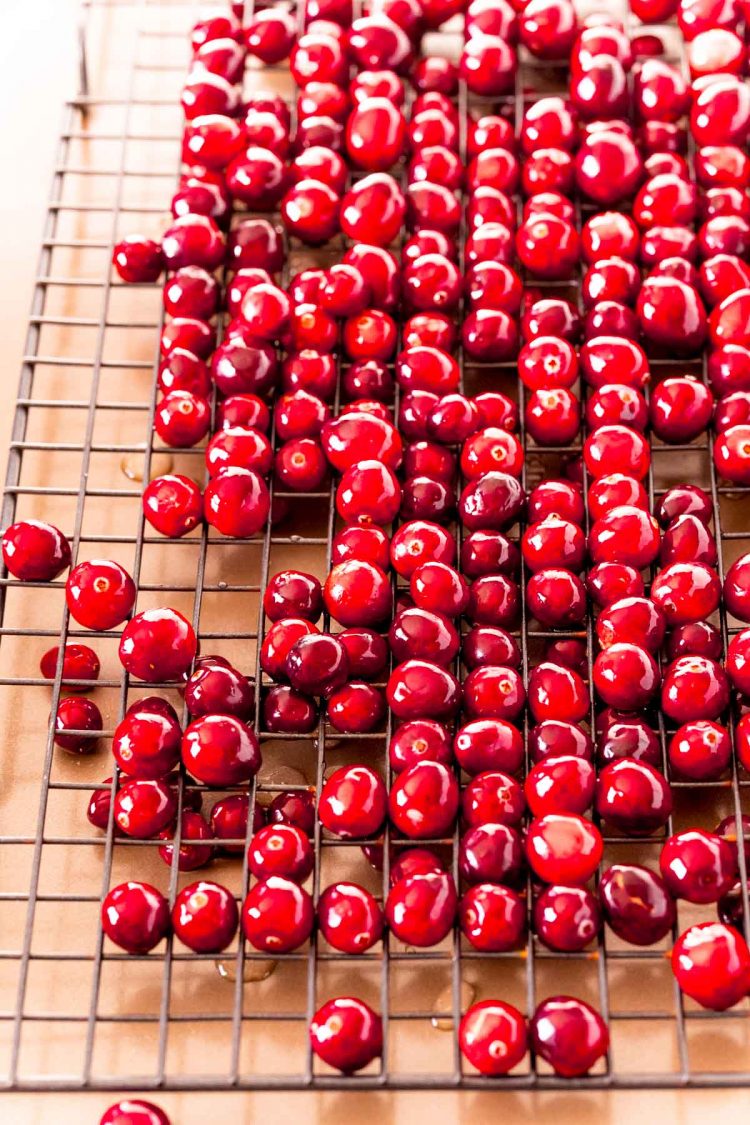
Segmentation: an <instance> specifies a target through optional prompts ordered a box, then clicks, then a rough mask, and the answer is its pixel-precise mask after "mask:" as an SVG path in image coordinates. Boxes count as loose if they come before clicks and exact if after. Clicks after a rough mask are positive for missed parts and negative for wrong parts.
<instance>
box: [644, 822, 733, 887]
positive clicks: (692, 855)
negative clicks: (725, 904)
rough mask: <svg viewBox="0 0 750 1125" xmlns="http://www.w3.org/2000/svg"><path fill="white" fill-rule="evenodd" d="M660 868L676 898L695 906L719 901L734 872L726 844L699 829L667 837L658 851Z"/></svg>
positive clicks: (724, 841) (729, 850)
mask: <svg viewBox="0 0 750 1125" xmlns="http://www.w3.org/2000/svg"><path fill="white" fill-rule="evenodd" d="M659 868H660V870H661V874H662V878H663V879H664V882H665V883H666V884H667V886H668V887H669V890H670V891H671V893H672V894H673V895H674V897H675V898H684V899H687V901H688V902H698V903H706V902H718V900H719V899H720V898H721V896H722V895H723V894H725V893H726V892H727V891H728V890H729V888H730V887H731V886H732V884H733V882H734V878H735V871H736V865H735V857H734V856H733V854H732V849H731V847H730V846H729V844H728V843H727V841H726V840H724V839H722V838H721V836H716V835H715V834H714V833H712V832H704V831H703V829H701V828H691V829H688V830H686V831H683V832H677V833H675V835H674V836H670V837H669V839H668V840H667V841H666V843H665V844H664V846H663V847H662V849H661V855H660V856H659Z"/></svg>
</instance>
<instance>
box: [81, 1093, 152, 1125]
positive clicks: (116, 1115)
mask: <svg viewBox="0 0 750 1125" xmlns="http://www.w3.org/2000/svg"><path fill="white" fill-rule="evenodd" d="M99 1125H170V1121H169V1118H168V1117H167V1115H166V1113H165V1112H164V1110H162V1109H159V1106H158V1105H154V1103H153V1102H147V1101H143V1100H142V1099H141V1098H123V1099H122V1100H121V1101H119V1102H116V1103H115V1105H111V1106H110V1107H109V1109H107V1110H105V1112H104V1113H103V1114H102V1116H101V1119H100V1121H99Z"/></svg>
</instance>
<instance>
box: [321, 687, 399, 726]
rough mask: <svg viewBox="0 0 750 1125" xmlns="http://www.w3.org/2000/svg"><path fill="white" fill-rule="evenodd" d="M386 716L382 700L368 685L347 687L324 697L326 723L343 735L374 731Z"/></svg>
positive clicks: (377, 689)
mask: <svg viewBox="0 0 750 1125" xmlns="http://www.w3.org/2000/svg"><path fill="white" fill-rule="evenodd" d="M385 713H386V706H385V699H384V697H383V693H382V691H381V690H380V689H379V688H376V687H373V685H372V684H364V683H357V682H356V681H352V682H351V683H348V684H344V686H343V687H340V688H337V689H336V690H335V691H334V692H332V693H331V695H330V696H329V697H328V703H327V715H328V721H329V723H330V724H331V726H332V727H333V728H334V730H337V731H340V732H341V733H343V734H366V733H367V732H369V731H372V730H375V729H377V728H378V727H379V726H380V725H381V724H382V722H383V719H384V718H385Z"/></svg>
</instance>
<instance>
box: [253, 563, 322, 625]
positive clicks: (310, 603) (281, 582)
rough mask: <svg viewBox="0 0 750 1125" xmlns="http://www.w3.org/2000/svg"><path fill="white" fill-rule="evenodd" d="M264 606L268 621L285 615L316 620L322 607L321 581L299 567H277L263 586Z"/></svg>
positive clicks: (278, 619)
mask: <svg viewBox="0 0 750 1125" xmlns="http://www.w3.org/2000/svg"><path fill="white" fill-rule="evenodd" d="M263 609H264V610H265V613H266V616H267V617H268V618H269V619H270V620H271V621H280V620H281V619H282V618H284V617H302V618H304V619H305V620H307V621H317V620H318V618H319V617H320V615H321V613H322V610H323V596H322V591H321V586H320V582H319V581H318V579H317V578H315V576H314V575H312V574H306V573H305V572H304V571H301V570H280V571H278V573H276V574H274V575H273V577H272V578H271V579H270V581H269V583H268V585H267V586H266V589H265V593H264V594H263Z"/></svg>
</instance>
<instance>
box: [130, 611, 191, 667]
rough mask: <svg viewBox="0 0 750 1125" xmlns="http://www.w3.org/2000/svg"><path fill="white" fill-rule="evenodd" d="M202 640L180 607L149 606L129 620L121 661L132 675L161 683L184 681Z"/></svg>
mask: <svg viewBox="0 0 750 1125" xmlns="http://www.w3.org/2000/svg"><path fill="white" fill-rule="evenodd" d="M197 647H198V642H197V640H196V637H195V632H194V631H193V627H192V625H191V624H190V622H189V621H187V619H186V618H184V617H183V616H182V614H181V613H178V612H177V610H176V609H169V608H168V607H165V608H163V609H147V610H144V611H143V613H137V614H136V615H135V617H133V618H131V620H130V621H128V623H127V625H126V626H125V628H124V629H123V631H122V636H121V637H120V646H119V649H118V655H119V657H120V663H121V664H122V666H123V668H125V670H126V671H127V672H129V673H130V675H131V676H135V677H136V679H139V680H145V681H146V682H148V683H157V682H159V681H160V680H180V679H182V677H183V676H184V675H185V674H186V673H187V671H188V670H189V668H190V666H191V664H192V662H193V660H194V659H195V654H196V652H197Z"/></svg>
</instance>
